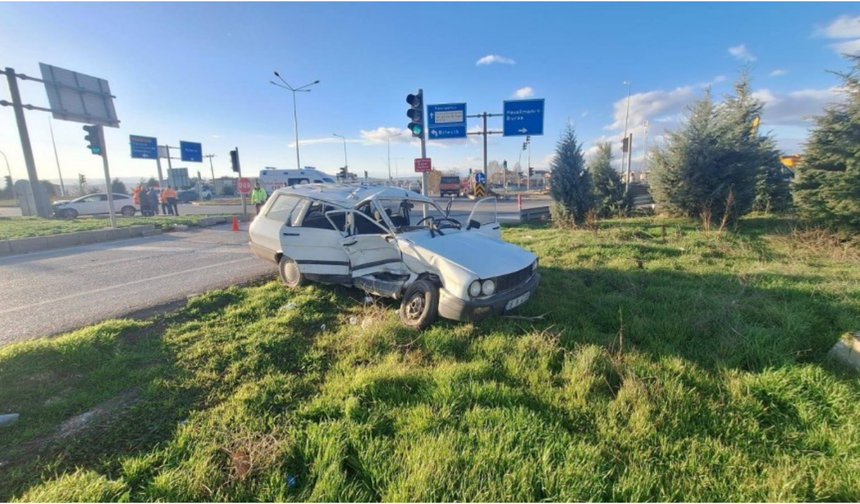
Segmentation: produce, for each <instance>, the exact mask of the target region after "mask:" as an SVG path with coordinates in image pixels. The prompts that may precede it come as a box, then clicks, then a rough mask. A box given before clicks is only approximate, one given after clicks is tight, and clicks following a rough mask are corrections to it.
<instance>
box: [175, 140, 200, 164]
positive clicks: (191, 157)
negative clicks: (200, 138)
mask: <svg viewBox="0 0 860 504" xmlns="http://www.w3.org/2000/svg"><path fill="white" fill-rule="evenodd" d="M179 152H180V153H181V158H182V160H183V161H197V162H198V163H202V162H203V146H202V145H200V144H199V143H194V142H181V141H180V142H179Z"/></svg>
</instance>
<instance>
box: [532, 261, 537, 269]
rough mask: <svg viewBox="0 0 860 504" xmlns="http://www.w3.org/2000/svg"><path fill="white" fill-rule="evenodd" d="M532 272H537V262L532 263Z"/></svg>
mask: <svg viewBox="0 0 860 504" xmlns="http://www.w3.org/2000/svg"><path fill="white" fill-rule="evenodd" d="M532 271H537V261H535V262H533V263H532Z"/></svg>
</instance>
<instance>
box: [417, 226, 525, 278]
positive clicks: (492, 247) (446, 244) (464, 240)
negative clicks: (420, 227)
mask: <svg viewBox="0 0 860 504" xmlns="http://www.w3.org/2000/svg"><path fill="white" fill-rule="evenodd" d="M445 233H446V234H445V236H438V235H437V236H436V237H435V238H432V237H431V236H430V233H429V232H428V233H423V232H421V233H410V236H408V237H407V240H408V241H410V242H411V244H412V246H413V248H414V249H415V251H416V252H417V253H418V254H419V255H420V256H421V258H422V259H424V260H425V261H427V262H428V263H430V264H431V265H433V266H434V267H436V268H437V269H441V268H439V264H438V263H439V262H440V261H448V262H452V263H454V264H456V265H458V266H459V267H461V268H463V269H465V270H468V271H470V272H472V273H474V274H475V275H477V276H478V277H479V278H493V277H497V276H500V275H505V274H508V273H513V272H515V271H519V270H521V269H523V268H525V267H527V266H529V265H530V264H532V263H533V262H535V260H537V256H536V255H534V254H533V253H531V252H529V251H528V250H526V249H524V248H521V247H518V246H516V245H513V244H511V243H508V242H504V241H501V240H497V239H495V238H490V237H489V236H486V235H483V234H481V233H479V232H477V231H458V232H450V231H445Z"/></svg>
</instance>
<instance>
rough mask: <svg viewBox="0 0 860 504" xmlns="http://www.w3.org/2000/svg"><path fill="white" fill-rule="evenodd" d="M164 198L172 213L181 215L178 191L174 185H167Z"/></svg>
mask: <svg viewBox="0 0 860 504" xmlns="http://www.w3.org/2000/svg"><path fill="white" fill-rule="evenodd" d="M164 198H165V199H166V200H167V206H168V208H169V209H170V215H179V206H177V204H176V203H177V196H176V191H175V190H174V189H173V186H167V189H165V190H164Z"/></svg>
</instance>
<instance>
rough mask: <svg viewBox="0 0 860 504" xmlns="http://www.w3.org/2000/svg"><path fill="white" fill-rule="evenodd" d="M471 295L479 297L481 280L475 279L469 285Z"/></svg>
mask: <svg viewBox="0 0 860 504" xmlns="http://www.w3.org/2000/svg"><path fill="white" fill-rule="evenodd" d="M469 295H470V296H472V297H478V296H480V295H481V281H480V280H475V281H474V282H472V283H471V284H470V285H469Z"/></svg>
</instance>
